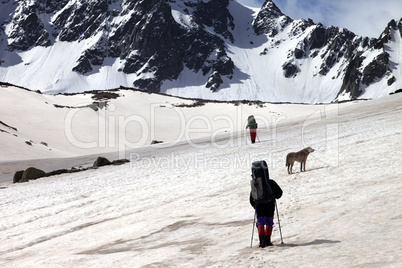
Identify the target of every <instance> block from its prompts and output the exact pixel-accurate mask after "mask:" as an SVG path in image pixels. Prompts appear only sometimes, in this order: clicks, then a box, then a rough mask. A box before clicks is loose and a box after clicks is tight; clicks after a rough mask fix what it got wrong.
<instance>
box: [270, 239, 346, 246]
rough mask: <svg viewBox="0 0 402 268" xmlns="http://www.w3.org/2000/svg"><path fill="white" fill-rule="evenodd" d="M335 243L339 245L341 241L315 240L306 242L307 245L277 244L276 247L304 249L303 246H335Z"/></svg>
mask: <svg viewBox="0 0 402 268" xmlns="http://www.w3.org/2000/svg"><path fill="white" fill-rule="evenodd" d="M337 243H341V241H337V240H327V239H316V240H314V241H311V242H308V243H300V244H296V243H283V244H279V245H277V246H278V247H284V248H286V247H289V248H293V247H304V246H313V245H321V244H337Z"/></svg>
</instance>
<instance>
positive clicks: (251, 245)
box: [250, 210, 257, 248]
mask: <svg viewBox="0 0 402 268" xmlns="http://www.w3.org/2000/svg"><path fill="white" fill-rule="evenodd" d="M256 214H257V210H256V211H255V212H254V221H253V232H252V233H251V244H250V248H252V247H253V238H254V226H255V215H256Z"/></svg>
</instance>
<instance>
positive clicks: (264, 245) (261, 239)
mask: <svg viewBox="0 0 402 268" xmlns="http://www.w3.org/2000/svg"><path fill="white" fill-rule="evenodd" d="M259 238H260V248H265V247H266V246H267V243H266V239H265V235H260V236H259Z"/></svg>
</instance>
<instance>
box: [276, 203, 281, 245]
mask: <svg viewBox="0 0 402 268" xmlns="http://www.w3.org/2000/svg"><path fill="white" fill-rule="evenodd" d="M275 206H276V215H277V216H278V225H279V233H280V234H281V241H282V243H281V244H283V239H282V230H281V221H280V220H279V211H278V204H277V203H276V201H275Z"/></svg>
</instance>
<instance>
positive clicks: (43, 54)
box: [0, 0, 402, 103]
mask: <svg viewBox="0 0 402 268" xmlns="http://www.w3.org/2000/svg"><path fill="white" fill-rule="evenodd" d="M0 5H1V9H2V10H3V11H2V15H0V25H1V30H0V81H3V82H10V83H13V84H17V85H20V86H23V87H27V88H32V89H35V90H41V91H42V92H47V93H68V92H83V91H87V90H92V89H96V90H103V89H110V88H116V87H119V86H120V85H123V86H127V87H135V88H140V89H143V90H147V91H150V92H165V93H168V94H172V95H177V96H184V97H198V98H207V99H218V100H234V99H249V100H263V101H271V102H305V103H320V102H332V101H335V100H348V99H355V98H377V97H381V96H385V95H388V94H389V93H392V92H395V91H396V90H398V89H401V88H402V71H401V70H400V68H397V66H398V65H399V64H402V57H401V56H400V55H402V42H401V40H402V20H399V21H395V20H391V21H390V23H389V24H388V25H387V26H386V28H385V30H384V32H383V34H382V35H381V36H380V37H379V38H378V39H370V38H367V37H361V36H356V35H355V34H354V33H352V32H350V31H348V30H347V29H342V28H338V27H334V26H330V27H324V26H323V25H322V24H320V23H314V22H313V21H311V20H292V19H291V18H289V17H288V16H286V15H285V14H283V13H282V12H281V11H280V10H279V9H278V7H277V6H276V5H275V4H274V2H272V1H271V0H267V1H266V2H265V3H264V5H263V6H262V8H261V9H252V8H249V7H247V6H244V5H242V4H240V3H238V2H237V1H235V0H222V1H207V0H203V1H198V0H197V1H196V0H186V1H175V0H146V1H145V0H136V1H128V0H109V1H101V0H90V1H84V2H82V1H75V0H60V1H38V0H32V1H12V0H3V1H2V2H1V4H0Z"/></svg>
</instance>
